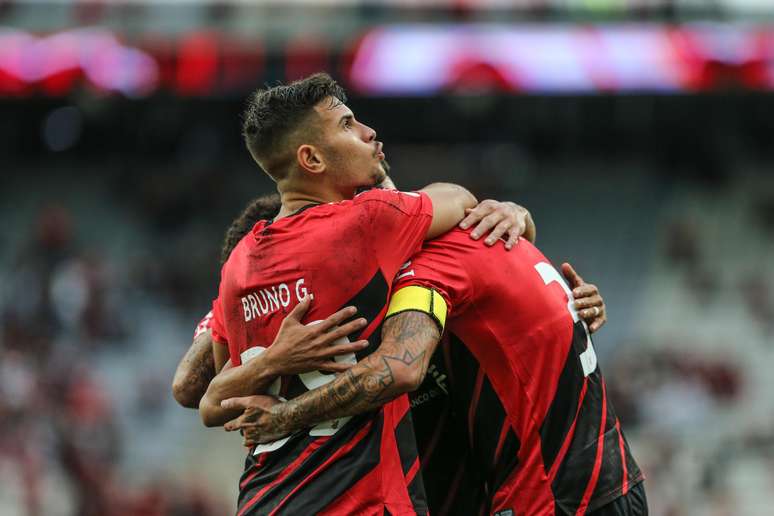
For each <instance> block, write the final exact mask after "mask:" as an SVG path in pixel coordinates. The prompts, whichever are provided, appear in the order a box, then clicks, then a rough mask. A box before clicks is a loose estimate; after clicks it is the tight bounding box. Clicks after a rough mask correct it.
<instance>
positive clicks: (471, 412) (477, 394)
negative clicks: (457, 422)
mask: <svg viewBox="0 0 774 516" xmlns="http://www.w3.org/2000/svg"><path fill="white" fill-rule="evenodd" d="M483 383H484V371H483V370H482V369H481V368H480V367H479V368H478V373H477V374H476V385H475V387H473V397H472V398H471V400H470V408H469V409H468V437H470V446H471V447H473V443H474V442H475V436H474V435H473V430H474V428H475V423H476V410H477V409H478V400H479V398H481V385H482V384H483Z"/></svg>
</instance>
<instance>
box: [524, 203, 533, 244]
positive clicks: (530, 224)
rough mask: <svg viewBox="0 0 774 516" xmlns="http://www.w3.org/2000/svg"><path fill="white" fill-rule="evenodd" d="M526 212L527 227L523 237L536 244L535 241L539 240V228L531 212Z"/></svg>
mask: <svg viewBox="0 0 774 516" xmlns="http://www.w3.org/2000/svg"><path fill="white" fill-rule="evenodd" d="M524 211H525V212H526V218H525V221H524V222H525V224H526V227H525V228H524V234H523V235H522V236H523V237H524V238H525V239H527V240H529V241H530V242H532V243H533V244H534V243H535V240H536V239H537V227H535V221H534V220H532V214H531V213H530V212H529V210H528V209H526V208H524Z"/></svg>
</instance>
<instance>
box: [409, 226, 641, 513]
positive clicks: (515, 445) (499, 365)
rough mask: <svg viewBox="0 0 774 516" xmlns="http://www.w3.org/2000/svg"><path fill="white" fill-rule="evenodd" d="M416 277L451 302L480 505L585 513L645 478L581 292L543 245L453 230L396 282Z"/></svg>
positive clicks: (457, 402)
mask: <svg viewBox="0 0 774 516" xmlns="http://www.w3.org/2000/svg"><path fill="white" fill-rule="evenodd" d="M407 285H423V286H427V287H431V288H434V289H436V290H437V291H439V292H440V293H441V294H442V295H443V296H444V298H445V299H446V302H447V303H448V305H449V316H448V319H447V325H446V329H447V332H448V335H449V343H448V345H446V346H442V347H441V353H442V355H443V358H444V360H443V362H444V365H445V367H446V368H447V369H446V371H444V374H446V375H447V376H448V385H449V389H450V399H451V406H452V408H453V412H454V415H455V418H456V419H454V420H453V421H452V423H451V424H454V421H455V420H456V422H457V424H461V425H462V426H463V427H464V428H465V430H466V438H467V441H468V446H469V448H470V450H471V452H472V459H473V461H474V462H475V467H476V469H477V471H478V474H479V475H480V481H481V482H482V483H483V485H484V491H485V495H484V497H483V498H482V499H483V500H484V502H483V503H482V506H481V507H479V508H478V510H477V511H476V513H484V512H489V513H495V514H496V513H498V512H499V513H501V514H508V511H509V510H510V511H513V512H512V513H515V514H526V515H555V514H565V513H566V514H581V515H582V514H585V513H586V512H587V511H589V510H593V509H595V508H597V507H601V506H602V505H605V504H606V503H608V502H610V501H612V500H614V499H615V498H617V497H619V496H621V495H623V494H626V493H627V491H628V489H629V488H630V487H631V486H633V485H634V484H636V483H638V482H640V481H641V480H642V474H641V473H640V470H639V468H638V466H637V464H636V463H635V461H634V459H633V458H632V456H631V453H630V451H629V447H628V444H627V442H626V440H625V438H624V435H623V433H622V431H621V428H620V424H619V421H618V418H617V416H616V414H615V411H614V410H613V406H612V404H611V403H610V400H609V398H608V396H607V393H606V390H605V382H604V380H603V378H602V374H601V372H600V370H599V368H598V367H597V361H596V355H595V354H594V348H593V345H592V341H591V338H590V337H589V335H588V332H587V329H586V327H585V324H584V323H583V322H582V321H580V320H579V318H578V315H577V313H576V312H575V310H574V308H573V306H572V303H573V299H572V293H571V291H570V290H569V288H568V287H567V286H566V284H565V283H564V280H563V279H562V278H561V275H560V274H559V273H558V272H557V271H556V269H554V267H552V266H551V264H550V263H549V261H548V260H547V259H546V257H545V256H543V254H541V253H540V251H538V250H537V249H536V248H535V247H534V246H533V245H532V244H530V243H529V242H527V241H525V240H523V239H522V240H520V241H519V244H518V245H517V246H516V247H514V249H513V250H511V251H506V250H505V248H504V246H502V245H497V246H494V247H491V248H489V247H485V246H484V245H483V244H482V243H480V242H477V241H475V240H472V239H471V238H470V236H469V235H468V233H467V232H464V231H461V230H453V231H451V232H449V233H447V234H446V235H444V236H443V237H441V238H438V239H436V240H433V241H430V242H426V243H425V245H424V246H423V248H422V251H421V252H420V253H419V254H418V255H416V256H415V257H414V258H412V260H411V264H410V266H409V267H408V268H407V269H406V270H405V271H403V272H402V273H401V274H400V276H399V277H398V280H397V282H396V288H399V287H402V286H407ZM419 417H420V416H419V414H415V418H417V420H418V421H419ZM418 431H419V432H423V431H424V429H423V428H418ZM420 442H421V443H423V444H422V445H421V446H420V452H423V451H424V450H423V449H424V448H425V446H424V443H425V442H427V441H426V440H420ZM439 452H440V451H439V450H435V451H434V453H436V454H437V453H439ZM447 453H456V454H457V455H460V454H461V451H460V450H459V448H456V449H455V450H451V451H449V452H447ZM430 475H431V473H430V471H428V472H427V475H426V477H427V480H428V483H431V482H432V480H431V478H430ZM431 508H432V509H434V510H435V507H432V506H431ZM471 514H472V513H471Z"/></svg>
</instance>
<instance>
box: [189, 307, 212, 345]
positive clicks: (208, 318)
mask: <svg viewBox="0 0 774 516" xmlns="http://www.w3.org/2000/svg"><path fill="white" fill-rule="evenodd" d="M210 329H212V310H210V311H209V312H207V315H205V316H204V317H202V320H201V321H199V324H197V325H196V329H195V330H194V335H193V338H194V340H196V339H197V338H198V337H199V336H200V335H201V334H203V333H204V332H206V331H207V330H210Z"/></svg>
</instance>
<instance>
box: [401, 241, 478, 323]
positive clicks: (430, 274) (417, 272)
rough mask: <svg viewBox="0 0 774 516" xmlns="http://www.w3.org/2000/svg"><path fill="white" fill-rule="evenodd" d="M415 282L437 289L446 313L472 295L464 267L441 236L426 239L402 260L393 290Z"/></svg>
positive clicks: (456, 310)
mask: <svg viewBox="0 0 774 516" xmlns="http://www.w3.org/2000/svg"><path fill="white" fill-rule="evenodd" d="M410 286H419V287H425V288H429V289H432V290H434V291H436V292H438V293H439V294H440V295H441V296H442V297H443V300H444V301H445V302H446V311H447V317H452V316H453V315H454V314H457V313H459V312H461V311H462V310H463V309H464V307H465V306H466V304H467V302H468V300H469V299H470V298H471V297H472V291H473V284H472V281H471V279H470V276H469V275H468V273H467V271H466V270H465V269H464V268H463V267H461V266H460V264H459V261H458V260H456V259H455V257H454V256H453V249H452V248H451V246H448V245H447V244H446V242H445V237H444V236H442V237H440V238H438V239H436V240H433V241H431V242H427V243H426V244H425V245H424V246H423V247H422V250H421V251H420V252H419V253H417V254H416V255H414V256H413V257H412V258H411V260H410V261H409V262H408V263H407V264H405V265H404V266H403V267H402V268H401V270H400V272H399V273H398V275H397V276H396V278H395V281H394V282H393V288H392V291H393V292H398V291H399V290H400V289H404V288H406V287H410Z"/></svg>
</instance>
